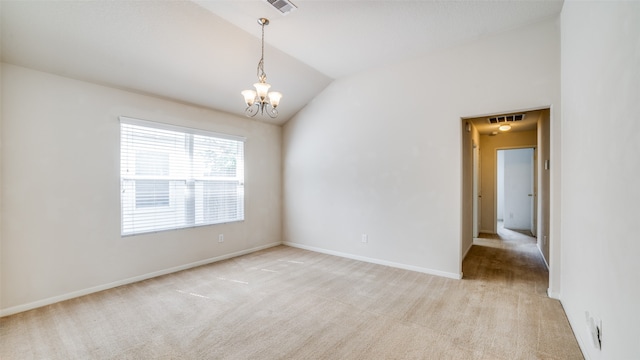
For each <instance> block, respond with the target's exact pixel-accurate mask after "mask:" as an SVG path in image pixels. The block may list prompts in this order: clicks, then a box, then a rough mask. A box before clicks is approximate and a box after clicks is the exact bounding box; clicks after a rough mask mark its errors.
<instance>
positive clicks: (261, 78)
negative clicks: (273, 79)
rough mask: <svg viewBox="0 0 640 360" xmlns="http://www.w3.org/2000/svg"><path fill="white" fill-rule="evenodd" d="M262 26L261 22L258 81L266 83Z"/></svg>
mask: <svg viewBox="0 0 640 360" xmlns="http://www.w3.org/2000/svg"><path fill="white" fill-rule="evenodd" d="M264 25H265V23H264V22H262V48H261V53H260V61H259V62H258V71H257V75H258V81H260V82H261V83H264V82H267V74H266V73H265V72H264Z"/></svg>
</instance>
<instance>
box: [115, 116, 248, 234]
mask: <svg viewBox="0 0 640 360" xmlns="http://www.w3.org/2000/svg"><path fill="white" fill-rule="evenodd" d="M119 120H120V220H121V221H120V234H121V236H122V237H126V236H135V235H141V234H148V233H155V232H162V231H172V230H179V229H186V228H193V227H200V226H209V225H216V224H224V223H231V222H241V221H244V219H245V211H244V205H245V196H244V193H245V188H244V184H245V180H244V173H245V166H244V163H245V155H244V153H245V147H246V146H245V143H246V138H245V137H242V136H237V135H229V134H223V133H218V132H213V131H207V130H200V129H195V128H190V127H184V126H177V125H170V124H165V123H159V122H155V121H148V120H141V119H135V118H131V117H126V116H120V117H119ZM123 125H132V126H141V127H146V128H149V129H151V130H160V131H163V130H165V131H171V132H177V133H180V134H185V139H188V140H185V141H188V142H191V143H192V144H193V143H194V141H195V140H194V139H196V137H197V136H203V137H206V138H212V139H214V140H216V139H217V140H227V141H228V140H230V141H235V142H238V144H234V145H233V146H239V149H238V153H236V154H235V157H233V158H232V159H234V164H235V166H237V168H236V170H235V176H233V177H226V176H218V177H216V176H204V177H203V176H197V175H195V174H194V173H193V170H194V169H195V168H197V166H205V165H203V164H200V165H193V160H194V159H195V158H196V155H195V151H194V150H192V151H191V152H190V153H189V154H187V155H186V156H187V157H188V158H189V159H190V161H189V163H190V164H192V165H193V166H192V167H191V168H188V169H189V171H188V172H189V175H188V176H177V177H176V176H172V175H170V174H162V175H160V174H158V175H146V174H145V175H137V174H135V172H136V171H135V170H134V171H133V172H134V174H133V175H131V174H130V171H125V168H126V169H129V170H130V168H131V167H132V165H131V162H132V160H131V158H130V156H133V157H134V159H135V158H136V156H137V155H132V154H133V153H136V151H140V149H136V148H135V147H131V148H128V150H125V146H129V145H125V142H126V141H127V140H126V139H125V138H124V136H123V135H124V134H125V128H124V127H123ZM159 143H160V142H159ZM158 145H160V144H158ZM144 151H158V152H163V151H166V152H167V153H169V152H171V151H174V148H165V149H162V148H158V149H153V150H148V149H145V150H144ZM125 152H126V154H125ZM133 161H134V163H135V161H136V160H133ZM179 164H180V165H184V162H181V163H179ZM136 165H137V164H136ZM171 166H172V165H171V164H170V165H169V167H170V168H171ZM133 167H134V168H135V165H133ZM169 171H170V170H169ZM144 179H146V180H166V181H168V182H170V183H172V182H176V181H177V182H184V185H183V187H185V188H187V187H189V186H198V184H200V185H199V186H200V187H206V186H208V185H210V184H211V183H213V184H217V183H219V186H222V187H224V186H225V185H223V184H224V183H231V184H233V183H236V188H235V190H232V191H230V192H229V191H227V190H225V192H224V195H225V196H229V195H231V198H230V199H231V200H232V203H233V201H235V202H236V205H235V206H237V207H238V208H237V210H236V211H237V214H238V217H236V218H233V216H232V217H228V216H223V217H226V219H222V221H211V219H213V218H215V215H211V214H212V210H211V208H210V206H211V204H210V203H207V201H211V200H208V199H207V198H205V197H204V196H206V195H203V194H204V192H201V193H202V194H198V193H196V192H195V191H191V193H190V194H189V191H188V190H187V191H186V192H185V193H184V194H183V193H181V192H180V191H174V184H171V185H170V186H169V187H170V190H169V205H168V206H143V207H140V208H137V207H136V206H135V205H136V201H137V194H136V188H135V185H134V187H133V195H132V196H133V198H132V199H133V200H131V195H129V197H127V198H125V195H124V194H125V191H126V190H127V189H128V190H131V182H133V183H134V184H135V182H136V181H137V180H144ZM127 182H128V184H127ZM194 184H195V185H194ZM227 186H228V184H227ZM232 187H233V186H232ZM176 194H178V195H176ZM174 196H182V198H179V199H180V201H181V202H182V203H183V204H185V205H183V207H178V208H177V209H173V210H171V211H173V212H175V213H176V214H175V215H174V217H175V218H178V215H180V216H182V217H183V219H186V220H179V221H177V222H178V223H179V222H180V221H186V223H185V224H182V225H175V224H173V225H171V226H167V225H166V224H165V226H163V227H160V225H162V222H158V223H157V224H155V223H154V225H149V227H153V226H156V227H155V228H153V229H151V228H147V229H143V230H140V229H136V225H135V217H136V216H143V215H145V214H153V213H161V212H163V211H166V210H167V209H168V208H170V207H172V206H173V200H174ZM200 196H203V197H200ZM228 200H229V199H225V198H223V200H222V202H223V203H224V201H228ZM127 201H129V202H131V201H132V202H133V207H132V206H131V205H130V204H128V205H125V202H127ZM214 202H215V201H214ZM125 208H126V211H127V213H125V212H126V211H125ZM218 210H223V214H224V215H227V213H228V209H227V208H219V209H214V210H213V212H216V211H218ZM189 214H191V215H189ZM216 214H217V213H216ZM232 214H233V213H232ZM138 221H140V220H138ZM143 222H144V220H143ZM202 222H204V223H202ZM168 223H170V221H168V222H167V224H168Z"/></svg>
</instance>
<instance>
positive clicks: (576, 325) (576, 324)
mask: <svg viewBox="0 0 640 360" xmlns="http://www.w3.org/2000/svg"><path fill="white" fill-rule="evenodd" d="M549 296H551V295H549ZM554 299H558V300H560V299H559V298H555V297H554ZM560 305H562V310H563V311H564V313H565V314H566V315H567V320H569V326H570V327H571V330H572V331H573V335H574V336H575V338H576V340H577V341H578V347H579V348H580V351H581V352H582V356H583V357H584V358H585V359H586V360H589V359H591V357H590V356H589V351H588V347H587V346H591V343H590V342H589V341H588V340H586V341H585V340H584V339H583V338H582V336H581V335H582V334H583V332H580V331H578V330H579V329H581V328H582V329H584V328H585V327H586V324H585V323H584V322H582V321H580V319H575V318H573V317H572V316H571V314H570V313H569V312H567V309H566V308H565V306H564V304H563V303H562V300H560Z"/></svg>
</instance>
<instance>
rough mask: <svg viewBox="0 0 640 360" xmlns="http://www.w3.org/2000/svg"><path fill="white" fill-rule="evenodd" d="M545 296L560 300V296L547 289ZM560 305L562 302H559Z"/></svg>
mask: <svg viewBox="0 0 640 360" xmlns="http://www.w3.org/2000/svg"><path fill="white" fill-rule="evenodd" d="M547 296H549V297H550V298H552V299H556V300H560V294H559V293H557V292H553V291H551V288H547ZM560 302H561V303H562V301H560Z"/></svg>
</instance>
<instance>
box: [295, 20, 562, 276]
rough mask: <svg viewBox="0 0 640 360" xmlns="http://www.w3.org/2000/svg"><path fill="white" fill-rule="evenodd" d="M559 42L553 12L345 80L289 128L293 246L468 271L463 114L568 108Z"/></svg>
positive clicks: (452, 273) (445, 271)
mask: <svg viewBox="0 0 640 360" xmlns="http://www.w3.org/2000/svg"><path fill="white" fill-rule="evenodd" d="M559 37H560V35H559V24H558V22H557V19H552V20H549V21H546V22H543V23H540V24H536V25H533V26H528V27H525V28H521V29H518V30H514V31H510V32H508V33H503V34H499V35H496V36H492V37H489V38H484V39H479V40H477V41H474V42H471V43H468V44H464V45H461V46H457V47H453V48H449V49H446V50H443V51H441V52H438V53H435V54H432V55H428V56H424V57H421V58H417V59H414V60H412V61H406V62H403V63H400V64H396V65H393V66H387V67H384V68H380V69H377V70H374V71H370V72H365V73H362V74H359V75H355V76H352V77H349V78H345V79H340V80H337V81H334V82H333V83H332V84H331V85H330V86H329V87H328V88H327V89H325V91H324V92H323V93H322V94H320V95H319V96H318V97H316V99H315V100H314V101H313V102H312V103H311V104H309V105H308V106H307V107H306V108H305V109H303V110H302V111H301V112H300V113H298V115H297V116H296V117H294V119H292V120H291V121H289V122H288V123H287V124H286V125H285V128H284V135H283V141H284V142H283V146H284V193H285V202H284V217H283V218H284V221H285V222H284V229H283V230H284V237H285V241H286V242H287V243H291V244H294V245H297V246H302V247H307V248H313V249H317V250H318V249H319V250H324V251H330V252H333V253H340V254H343V255H346V256H352V257H359V258H364V259H369V260H375V261H383V262H386V263H390V264H392V265H400V266H411V267H413V268H414V269H416V270H422V271H425V272H435V273H438V274H441V275H445V276H451V277H457V276H460V274H461V257H462V253H463V251H462V249H461V227H462V224H461V214H462V210H461V203H462V199H461V197H460V193H461V188H462V184H461V171H462V165H461V149H462V146H461V138H462V136H461V132H462V129H461V126H462V123H461V121H460V118H461V117H474V115H475V116H479V115H483V114H490V113H497V112H508V111H519V110H523V109H531V108H540V107H544V106H550V105H553V104H557V103H558V102H559V99H560V97H559V86H560V85H559V61H560V54H559ZM522 84H526V86H520V85H522ZM362 233H366V234H368V235H369V242H368V243H366V244H364V243H362V242H361V234H362Z"/></svg>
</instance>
